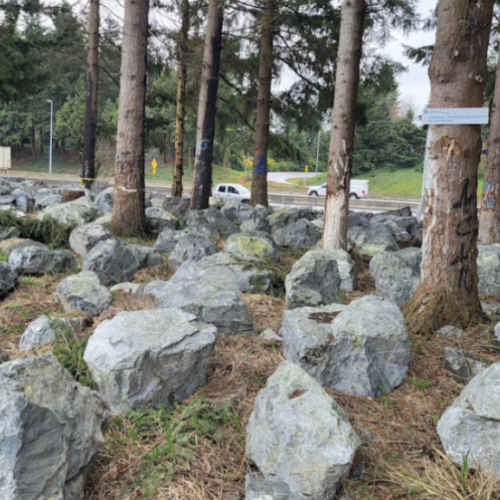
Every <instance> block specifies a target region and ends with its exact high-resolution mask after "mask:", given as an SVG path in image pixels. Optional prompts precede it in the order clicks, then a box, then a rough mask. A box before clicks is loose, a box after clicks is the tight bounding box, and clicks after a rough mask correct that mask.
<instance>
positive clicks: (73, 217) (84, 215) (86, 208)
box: [37, 196, 97, 226]
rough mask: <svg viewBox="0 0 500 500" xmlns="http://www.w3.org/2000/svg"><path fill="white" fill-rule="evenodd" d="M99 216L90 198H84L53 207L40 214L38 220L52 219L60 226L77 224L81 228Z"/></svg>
mask: <svg viewBox="0 0 500 500" xmlns="http://www.w3.org/2000/svg"><path fill="white" fill-rule="evenodd" d="M96 215H97V208H96V207H95V205H94V204H93V203H92V201H91V200H90V197H88V196H83V197H82V198H78V199H76V200H73V201H70V202H68V203H60V204H58V205H51V206H49V207H47V208H45V209H44V210H42V211H41V212H40V213H39V214H38V216H37V217H38V219H40V220H43V219H45V217H51V218H52V219H55V220H56V221H57V222H59V223H60V224H75V225H77V226H81V225H82V224H86V223H88V222H92V221H93V220H94V219H95V218H96Z"/></svg>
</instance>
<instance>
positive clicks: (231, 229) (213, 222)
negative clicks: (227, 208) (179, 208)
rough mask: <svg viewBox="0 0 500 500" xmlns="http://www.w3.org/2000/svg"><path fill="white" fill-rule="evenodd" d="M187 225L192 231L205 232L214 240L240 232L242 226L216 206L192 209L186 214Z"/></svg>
mask: <svg viewBox="0 0 500 500" xmlns="http://www.w3.org/2000/svg"><path fill="white" fill-rule="evenodd" d="M186 227H187V228H188V229H189V231H190V232H195V233H199V234H203V235H205V236H207V237H209V238H211V239H214V240H220V239H225V238H228V237H229V236H230V235H231V234H233V233H239V232H240V228H239V227H238V226H236V225H235V224H234V223H233V221H231V220H229V219H228V218H227V217H226V216H225V215H224V214H223V213H222V212H221V211H220V210H217V209H216V208H207V209H205V210H190V211H189V212H188V213H187V215H186Z"/></svg>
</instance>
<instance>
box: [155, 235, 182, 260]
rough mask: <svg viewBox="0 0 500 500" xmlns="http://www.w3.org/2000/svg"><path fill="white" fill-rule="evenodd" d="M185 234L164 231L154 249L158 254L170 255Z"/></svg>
mask: <svg viewBox="0 0 500 500" xmlns="http://www.w3.org/2000/svg"><path fill="white" fill-rule="evenodd" d="M184 234H185V233H184V232H182V231H175V230H174V229H164V230H163V231H162V232H161V233H160V234H159V235H158V238H157V239H156V242H155V246H154V249H155V251H156V252H158V253H161V254H164V255H168V254H169V253H170V252H171V251H172V250H173V249H174V248H175V245H177V241H178V239H179V238H180V237H181V236H183V235H184Z"/></svg>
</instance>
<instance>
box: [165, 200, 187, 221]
mask: <svg viewBox="0 0 500 500" xmlns="http://www.w3.org/2000/svg"><path fill="white" fill-rule="evenodd" d="M190 203H191V199H190V198H165V199H164V200H163V205H162V208H163V210H165V212H168V213H169V214H172V215H173V216H175V217H185V216H186V214H187V213H188V210H189V205H190Z"/></svg>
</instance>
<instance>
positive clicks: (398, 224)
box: [370, 214, 420, 243]
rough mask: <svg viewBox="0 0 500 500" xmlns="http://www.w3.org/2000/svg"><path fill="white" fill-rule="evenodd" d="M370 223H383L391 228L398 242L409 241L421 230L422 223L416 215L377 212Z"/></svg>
mask: <svg viewBox="0 0 500 500" xmlns="http://www.w3.org/2000/svg"><path fill="white" fill-rule="evenodd" d="M370 223H371V224H372V225H378V224H381V225H383V226H385V227H387V229H389V230H390V231H391V233H392V235H393V236H394V238H395V239H396V241H397V242H398V243H409V242H411V241H412V240H413V239H414V238H415V237H417V236H418V234H419V232H420V224H419V223H418V220H417V218H416V217H411V216H410V217H400V216H395V215H383V214H375V215H374V216H373V217H372V218H371V220H370Z"/></svg>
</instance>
